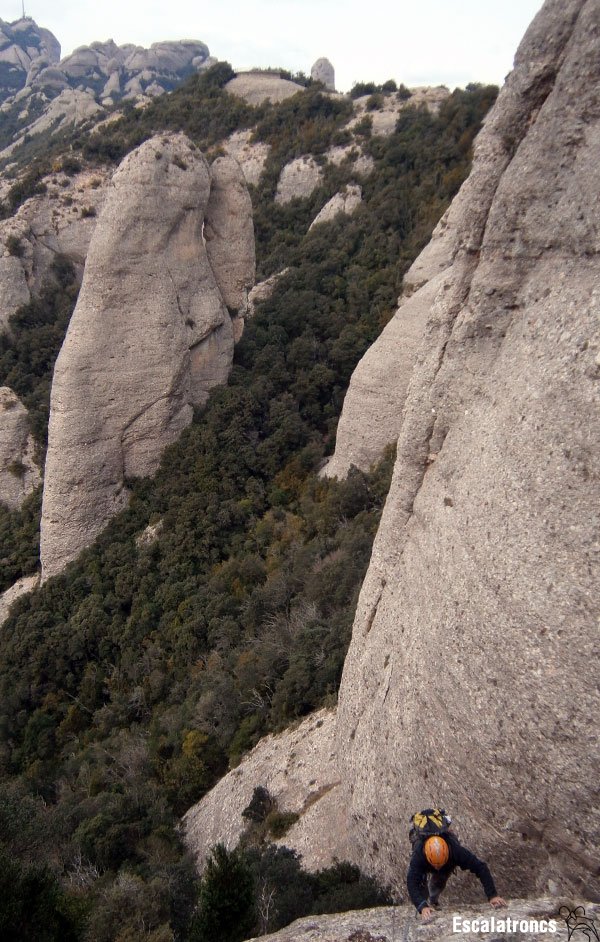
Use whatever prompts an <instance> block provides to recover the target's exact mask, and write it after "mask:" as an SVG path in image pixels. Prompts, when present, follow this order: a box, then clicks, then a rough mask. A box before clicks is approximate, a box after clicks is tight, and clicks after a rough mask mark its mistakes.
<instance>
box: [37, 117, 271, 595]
mask: <svg viewBox="0 0 600 942" xmlns="http://www.w3.org/2000/svg"><path fill="white" fill-rule="evenodd" d="M227 161H228V162H229V161H231V158H227ZM228 166H230V165H229V163H228ZM237 173H238V175H239V179H241V171H240V170H239V168H238V170H237ZM241 186H242V185H241V184H238V185H237V191H236V192H238V194H239V191H240V188H241ZM210 187H211V178H210V171H209V167H208V165H207V163H206V160H205V159H204V157H203V156H202V154H201V153H200V152H199V151H198V150H197V149H196V148H195V146H194V145H192V144H191V142H190V141H189V140H188V139H187V138H186V137H185V135H183V134H175V135H159V136H157V137H154V138H152V139H151V140H149V141H146V143H144V144H142V145H141V146H140V147H139V148H138V149H137V150H136V151H133V152H132V153H131V154H129V155H128V156H127V157H126V158H125V159H124V160H123V162H122V164H121V165H120V167H119V168H118V169H117V171H116V172H115V174H114V176H113V178H112V183H111V186H110V190H109V193H108V195H107V197H106V201H105V203H104V207H103V210H102V213H101V215H100V217H99V220H98V224H97V226H96V229H95V231H94V235H93V238H92V241H91V244H90V248H89V252H88V256H87V261H86V266H85V271H84V277H83V283H82V286H81V291H80V294H79V298H78V301H77V306H76V308H75V311H74V313H73V316H72V318H71V322H70V324H69V329H68V332H67V335H66V338H65V341H64V344H63V346H62V349H61V351H60V354H59V357H58V360H57V362H56V367H55V371H54V379H53V383H52V394H51V403H50V424H49V433H48V453H47V459H46V470H45V478H44V497H43V508H42V527H41V560H42V571H43V574H44V577H45V578H46V577H48V576H50V575H53V574H54V573H56V572H58V571H60V570H61V569H62V568H63V567H64V566H65V565H66V564H67V563H68V562H69V561H70V560H72V559H74V558H75V557H76V556H77V555H78V553H79V552H80V550H81V549H82V548H83V547H84V546H87V545H88V544H89V543H90V542H91V541H92V540H93V539H94V537H95V536H96V535H97V534H98V533H99V532H100V530H102V529H103V527H104V526H105V525H106V523H107V521H108V520H109V519H110V517H112V516H113V515H114V514H115V513H116V512H118V510H120V509H121V508H122V507H124V506H125V504H126V501H127V496H128V491H127V486H126V481H127V479H128V478H131V477H144V476H147V475H150V474H152V473H153V472H154V471H155V470H156V468H157V466H158V462H159V460H160V456H161V454H162V451H163V449H164V448H165V446H166V445H168V444H169V443H170V442H173V441H174V440H175V439H176V438H177V437H178V436H179V435H180V433H181V431H182V430H183V429H184V428H185V426H186V425H187V424H188V423H189V422H190V421H191V418H192V409H193V406H194V405H200V404H202V403H203V402H204V401H205V400H206V398H207V396H208V393H209V391H210V389H211V388H212V387H213V386H215V385H216V384H218V383H222V382H224V381H225V380H226V379H227V376H228V374H229V370H230V367H231V362H232V355H233V343H234V340H233V327H232V322H231V317H230V316H229V313H228V311H227V307H226V305H225V303H224V301H223V297H222V294H221V291H220V290H219V284H218V280H219V279H221V281H223V279H224V273H225V272H226V271H227V265H226V256H225V252H224V250H222V251H221V254H220V257H219V278H216V277H215V274H214V272H213V270H212V268H211V265H210V263H209V260H208V256H207V253H206V249H205V244H204V239H203V234H202V233H203V226H204V220H205V215H206V212H207V204H208V202H209V196H210ZM222 199H223V192H222V191H219V194H218V195H217V202H218V201H219V200H222ZM218 215H219V211H218V205H217V207H216V210H215V218H218ZM249 225H251V219H249V218H248V217H247V216H246V217H245V219H244V226H245V228H244V233H245V236H246V238H247V237H248V235H249V228H248V227H249ZM238 249H239V245H236V244H234V243H232V244H230V250H231V251H232V253H233V256H234V257H235V256H236V254H237V253H238ZM244 251H245V255H243V257H244V258H245V259H246V264H247V266H248V272H247V273H246V274H245V275H244V273H243V271H242V270H241V269H240V268H239V265H240V264H241V263H239V262H238V263H237V264H238V268H237V269H236V277H237V280H238V281H239V282H243V283H244V284H246V283H247V282H248V281H251V280H252V277H253V253H251V252H250V251H249V250H248V247H247V245H246V247H245V249H244ZM251 263H252V267H251ZM242 267H243V266H242ZM250 267H251V270H250ZM242 313H243V311H242V310H241V309H240V310H239V312H238V316H241V314H242Z"/></svg>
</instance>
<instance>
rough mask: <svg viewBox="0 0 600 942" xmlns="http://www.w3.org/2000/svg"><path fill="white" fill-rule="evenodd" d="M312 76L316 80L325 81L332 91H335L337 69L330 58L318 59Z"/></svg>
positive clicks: (311, 71)
mask: <svg viewBox="0 0 600 942" xmlns="http://www.w3.org/2000/svg"><path fill="white" fill-rule="evenodd" d="M310 77H311V78H312V79H314V81H315V82H323V85H324V86H325V88H328V89H329V91H330V92H334V91H335V69H334V68H333V66H332V64H331V62H330V61H329V59H323V58H322V59H317V61H316V62H314V63H313V65H312V68H311V70H310Z"/></svg>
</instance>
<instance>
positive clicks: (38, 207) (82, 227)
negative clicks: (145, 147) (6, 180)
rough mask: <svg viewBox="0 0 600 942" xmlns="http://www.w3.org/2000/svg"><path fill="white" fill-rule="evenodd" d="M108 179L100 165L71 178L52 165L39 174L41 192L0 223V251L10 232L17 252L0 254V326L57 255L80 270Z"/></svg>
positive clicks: (45, 275) (33, 289) (26, 297)
mask: <svg viewBox="0 0 600 942" xmlns="http://www.w3.org/2000/svg"><path fill="white" fill-rule="evenodd" d="M58 166H60V164H59V165H58ZM108 179H109V174H108V171H107V170H105V169H103V168H95V169H94V170H88V169H86V168H82V170H81V171H80V172H78V173H76V174H73V175H72V176H66V175H65V174H64V173H62V172H61V171H60V169H57V170H56V171H55V172H53V173H51V174H48V176H46V177H44V179H43V183H44V186H45V187H46V192H45V193H43V194H39V195H37V196H34V197H32V198H31V199H29V200H27V201H26V202H25V203H24V204H23V205H22V206H20V207H19V209H18V211H17V213H16V214H15V215H14V216H12V217H11V218H10V219H6V220H3V221H2V222H0V250H1V248H2V245H3V244H4V245H6V243H7V240H8V239H9V237H11V236H12V237H13V239H17V240H18V242H19V245H20V252H21V253H22V254H21V257H17V256H14V255H12V256H11V255H9V254H5V255H4V256H3V257H0V329H2V327H5V326H6V324H7V322H8V319H9V317H10V316H11V315H12V314H14V312H15V311H16V310H17V308H18V307H20V305H21V304H26V303H27V302H28V301H29V300H30V296H31V295H32V294H33V295H35V294H37V293H38V292H39V290H40V288H41V287H42V285H43V284H44V282H45V281H46V280H47V278H48V275H49V270H50V266H51V265H52V263H53V261H55V259H56V257H57V255H66V256H67V258H69V259H70V260H71V261H72V262H73V263H74V265H75V268H76V270H77V271H78V273H79V272H82V271H83V265H84V262H85V258H86V255H87V250H88V246H89V242H90V239H91V237H92V233H93V231H94V228H95V226H96V222H97V217H98V214H99V213H100V210H101V208H102V205H103V202H104V199H105V195H106V191H107V181H108ZM7 252H8V249H5V253H7Z"/></svg>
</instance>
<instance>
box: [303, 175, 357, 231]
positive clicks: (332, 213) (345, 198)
mask: <svg viewBox="0 0 600 942" xmlns="http://www.w3.org/2000/svg"><path fill="white" fill-rule="evenodd" d="M361 203H362V190H361V188H360V187H359V186H358V185H357V184H355V183H352V184H349V185H348V186H347V187H345V189H344V190H343V191H340V192H339V193H336V194H335V196H332V197H331V199H330V200H328V202H327V203H325V205H324V207H323V209H322V210H320V212H318V213H317V215H316V216H315V218H314V219H313V221H312V222H311V224H310V226H309V227H308V228H309V231H310V230H311V229H312V228H313V226H317V225H319V223H321V222H331V221H332V219H335V217H336V216H339V215H340V213H341V214H342V215H343V216H351V215H352V213H354V212H355V211H356V210H357V209H358V207H359V206H360V204H361Z"/></svg>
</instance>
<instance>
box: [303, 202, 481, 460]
mask: <svg viewBox="0 0 600 942" xmlns="http://www.w3.org/2000/svg"><path fill="white" fill-rule="evenodd" d="M460 206H461V202H460V199H457V200H456V201H455V203H454V204H453V206H452V208H451V210H450V211H449V212H448V213H446V214H445V215H444V216H443V218H442V219H441V220H440V222H439V223H438V225H437V226H436V229H435V231H434V233H433V235H432V237H431V242H430V243H429V244H428V245H427V246H426V248H425V249H424V250H423V251H422V252H421V254H420V255H419V257H418V258H417V260H416V261H415V262H414V263H413V265H412V266H411V268H410V269H409V270H408V272H407V273H406V275H405V276H404V285H403V294H402V297H401V298H400V299H399V301H398V305H399V306H398V309H397V311H396V313H395V314H394V316H393V317H392V319H391V321H390V322H389V323H388V324H387V325H386V327H385V328H384V330H383V332H382V333H381V334H380V336H379V337H378V339H377V340H376V341H375V343H374V344H373V345H372V346H371V347H369V349H368V350H367V352H366V353H365V355H364V356H363V358H362V360H361V361H360V362H359V364H358V366H357V367H356V369H355V370H354V373H353V374H352V379H351V381H350V386H349V387H348V392H347V393H346V396H345V399H344V405H343V408H342V414H341V416H340V420H339V423H338V428H337V435H336V441H335V452H334V454H333V456H332V458H330V459H329V461H328V462H327V464H326V465H325V467H324V468H323V469H322V472H321V474H322V475H323V476H324V477H336V478H345V477H346V475H347V474H348V472H349V470H350V468H351V467H352V466H353V465H354V466H355V467H357V468H360V470H361V471H368V470H369V468H371V467H372V466H373V465H374V464H375V463H376V462H377V461H379V459H380V458H381V457H382V455H383V452H384V451H385V449H386V447H387V446H388V445H390V444H392V443H394V442H395V441H396V440H397V438H398V435H399V434H400V429H401V427H402V417H403V410H404V402H405V399H406V392H407V389H408V384H409V382H410V378H411V375H412V371H413V367H414V365H415V362H416V359H417V353H418V351H419V348H420V346H421V342H422V339H423V332H424V330H425V325H426V324H427V321H428V319H429V315H430V312H431V308H432V305H433V302H434V300H435V298H436V296H437V294H438V292H439V291H440V290H441V289H442V287H443V284H444V271H446V270H447V269H448V268H449V267H450V265H451V263H452V256H453V252H454V247H455V241H456V230H455V228H454V222H453V220H454V218H455V217H456V216H457V215H458V214H459V213H460V212H462V210H461V209H460ZM449 219H450V222H449Z"/></svg>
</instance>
